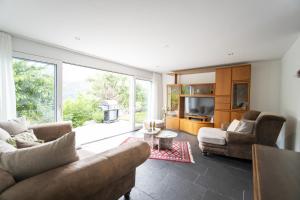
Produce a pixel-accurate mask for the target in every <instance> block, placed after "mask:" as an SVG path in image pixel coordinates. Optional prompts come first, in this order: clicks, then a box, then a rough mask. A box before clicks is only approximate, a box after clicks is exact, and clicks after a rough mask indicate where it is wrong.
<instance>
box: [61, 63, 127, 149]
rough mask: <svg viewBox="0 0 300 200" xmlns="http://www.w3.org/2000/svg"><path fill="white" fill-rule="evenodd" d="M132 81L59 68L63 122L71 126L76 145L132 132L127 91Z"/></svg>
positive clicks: (75, 68) (99, 72)
mask: <svg viewBox="0 0 300 200" xmlns="http://www.w3.org/2000/svg"><path fill="white" fill-rule="evenodd" d="M131 80H132V77H131V76H127V75H123V74H118V73H112V72H107V71H102V70H98V69H93V68H88V67H81V66H77V65H71V64H64V65H63V119H64V120H70V121H72V122H73V126H74V127H75V128H76V129H75V130H76V133H77V135H78V136H77V137H78V138H77V140H78V143H81V144H82V143H86V142H91V141H95V140H99V139H102V138H106V137H110V136H113V135H118V134H120V133H124V132H128V131H131V130H132V122H130V121H129V120H130V117H129V95H130V94H129V89H130V83H131Z"/></svg>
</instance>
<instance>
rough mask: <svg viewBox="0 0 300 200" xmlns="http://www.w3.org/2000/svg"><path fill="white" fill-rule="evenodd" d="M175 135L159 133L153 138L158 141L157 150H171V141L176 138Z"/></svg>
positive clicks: (164, 132) (170, 132) (168, 132)
mask: <svg viewBox="0 0 300 200" xmlns="http://www.w3.org/2000/svg"><path fill="white" fill-rule="evenodd" d="M177 135H178V134H177V133H175V132H173V131H167V130H164V131H161V132H160V133H159V134H157V135H156V136H155V137H156V138H157V139H158V150H159V151H160V149H172V146H173V139H174V138H176V137H177Z"/></svg>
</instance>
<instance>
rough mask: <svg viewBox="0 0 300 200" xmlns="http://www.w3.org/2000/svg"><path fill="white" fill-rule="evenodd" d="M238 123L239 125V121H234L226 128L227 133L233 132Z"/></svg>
mask: <svg viewBox="0 0 300 200" xmlns="http://www.w3.org/2000/svg"><path fill="white" fill-rule="evenodd" d="M239 123H240V121H239V120H237V119H234V120H233V121H232V122H231V123H230V125H229V126H228V128H227V131H230V132H234V131H235V130H236V128H237V127H238V125H239Z"/></svg>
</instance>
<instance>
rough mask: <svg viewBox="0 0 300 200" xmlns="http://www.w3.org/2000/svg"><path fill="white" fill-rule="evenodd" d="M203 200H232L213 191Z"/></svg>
mask: <svg viewBox="0 0 300 200" xmlns="http://www.w3.org/2000/svg"><path fill="white" fill-rule="evenodd" d="M201 200H230V198H227V197H225V196H223V195H221V194H217V193H215V192H212V191H207V192H206V193H205V195H204V197H203V198H202V199H201Z"/></svg>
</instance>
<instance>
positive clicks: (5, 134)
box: [0, 128, 11, 141]
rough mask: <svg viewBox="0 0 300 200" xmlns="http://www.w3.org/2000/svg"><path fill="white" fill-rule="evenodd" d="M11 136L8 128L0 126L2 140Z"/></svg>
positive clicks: (0, 138)
mask: <svg viewBox="0 0 300 200" xmlns="http://www.w3.org/2000/svg"><path fill="white" fill-rule="evenodd" d="M10 137H11V136H10V135H9V133H8V132H7V131H6V130H4V129H2V128H0V140H4V141H6V140H7V139H9V138H10Z"/></svg>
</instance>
